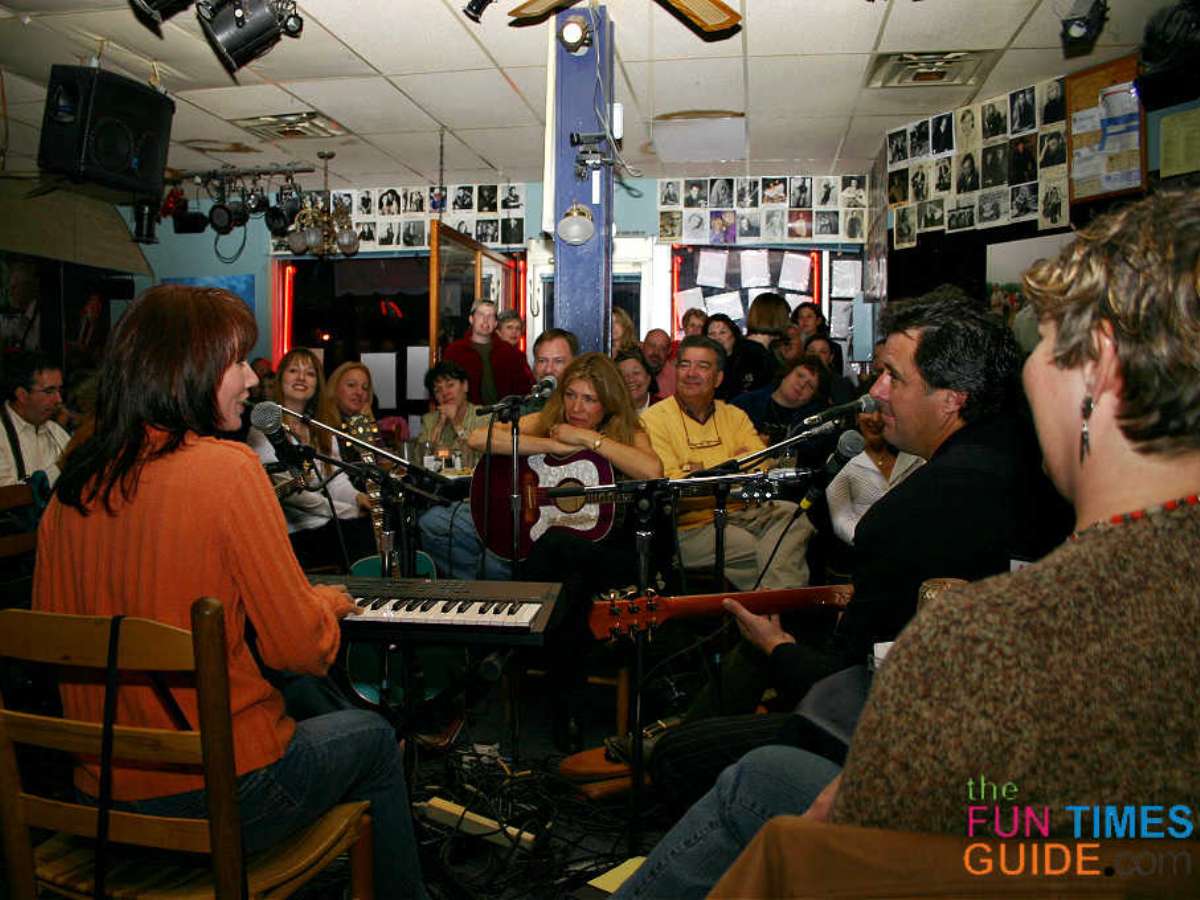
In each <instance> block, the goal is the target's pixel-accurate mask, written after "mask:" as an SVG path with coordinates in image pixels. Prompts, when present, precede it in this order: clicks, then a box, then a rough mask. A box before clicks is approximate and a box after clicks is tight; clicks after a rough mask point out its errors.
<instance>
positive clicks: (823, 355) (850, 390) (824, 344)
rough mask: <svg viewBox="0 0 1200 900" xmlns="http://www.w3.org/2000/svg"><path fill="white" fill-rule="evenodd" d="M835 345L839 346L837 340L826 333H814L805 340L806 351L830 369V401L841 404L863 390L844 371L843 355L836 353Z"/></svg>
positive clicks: (849, 400) (847, 401) (848, 401)
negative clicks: (842, 365)
mask: <svg viewBox="0 0 1200 900" xmlns="http://www.w3.org/2000/svg"><path fill="white" fill-rule="evenodd" d="M835 347H838V343H837V341H835V340H833V339H832V338H831V337H829V336H828V335H824V334H814V335H812V336H811V337H809V338H808V339H807V340H805V342H804V352H805V353H806V354H811V355H813V356H816V357H817V358H818V359H819V360H821V362H822V363H824V364H825V368H827V369H828V370H829V374H830V376H831V377H830V381H829V402H830V403H831V404H832V405H834V406H841V405H842V404H843V403H850V402H851V401H852V400H854V398H855V397H857V396H858V395H859V394H860V393H861V391H859V390H858V388H857V387H856V386H855V384H854V382H853V381H851V380H850V379H849V378H847V377H846V376H845V375H844V374H843V373H842V370H841V368H840V365H841V355H840V354H839V353H835V351H834V348H835ZM839 349H840V348H839Z"/></svg>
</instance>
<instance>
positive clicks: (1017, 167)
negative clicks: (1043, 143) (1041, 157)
mask: <svg viewBox="0 0 1200 900" xmlns="http://www.w3.org/2000/svg"><path fill="white" fill-rule="evenodd" d="M1037 168H1038V167H1037V135H1036V134H1024V135H1021V136H1020V137H1015V138H1013V139H1012V140H1011V141H1009V142H1008V183H1009V184H1024V183H1025V182H1026V181H1034V180H1036V179H1037Z"/></svg>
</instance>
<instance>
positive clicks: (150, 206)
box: [133, 200, 158, 244]
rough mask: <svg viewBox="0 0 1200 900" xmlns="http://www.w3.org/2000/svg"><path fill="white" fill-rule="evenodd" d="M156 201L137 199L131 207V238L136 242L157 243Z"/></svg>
mask: <svg viewBox="0 0 1200 900" xmlns="http://www.w3.org/2000/svg"><path fill="white" fill-rule="evenodd" d="M157 227H158V203H156V202H154V201H151V200H139V201H138V202H137V203H135V204H134V207H133V240H134V241H135V242H136V243H138V244H157V243H158V238H157V237H156V236H155V234H154V231H155V229H156V228H157Z"/></svg>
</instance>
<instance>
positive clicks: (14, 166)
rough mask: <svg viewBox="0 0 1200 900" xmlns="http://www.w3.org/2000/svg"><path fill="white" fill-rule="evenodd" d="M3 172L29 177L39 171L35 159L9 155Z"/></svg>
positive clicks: (14, 154)
mask: <svg viewBox="0 0 1200 900" xmlns="http://www.w3.org/2000/svg"><path fill="white" fill-rule="evenodd" d="M4 171H5V173H6V174H9V175H29V174H32V173H35V172H38V171H40V170H39V169H38V164H37V158H36V157H33V156H21V155H19V154H16V153H10V154H9V155H8V159H7V161H6V168H5V170H4Z"/></svg>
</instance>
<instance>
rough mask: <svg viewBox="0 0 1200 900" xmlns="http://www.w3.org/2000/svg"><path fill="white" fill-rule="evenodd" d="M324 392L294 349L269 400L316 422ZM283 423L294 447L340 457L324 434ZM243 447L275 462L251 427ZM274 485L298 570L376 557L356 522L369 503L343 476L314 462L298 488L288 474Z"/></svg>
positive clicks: (303, 353) (316, 366) (366, 527)
mask: <svg viewBox="0 0 1200 900" xmlns="http://www.w3.org/2000/svg"><path fill="white" fill-rule="evenodd" d="M324 387H325V378H324V376H323V375H322V374H321V363H320V361H319V360H318V359H317V358H316V356H315V355H313V352H312V351H311V350H306V349H304V348H303V347H297V348H296V349H294V350H290V351H289V352H288V353H287V354H285V355H284V357H283V359H281V360H280V361H279V377H278V378H277V379H276V382H275V388H274V390H273V392H272V396H271V399H272V400H273V401H274V402H275V403H278V404H280V405H281V406H284V407H286V408H287V409H290V410H291V411H292V412H295V413H302V414H305V415H309V416H313V417H314V418H317V417H318V405H319V404H318V398H319V397H320V396H321V393H322V392H323V390H324ZM284 424H285V425H286V426H287V428H288V430H289V431H290V432H291V435H292V436H293V437H294V438H295V440H296V441H297V442H299V443H301V444H305V445H307V446H309V447H312V448H313V449H314V450H316V451H317V452H318V453H323V454H325V455H326V456H333V457H336V458H340V453H339V450H338V446H337V442H335V441H334V440H332V438H331V437H330V436H329V434H328V433H326V432H324V431H322V430H320V429H319V428H310V427H309V426H308V425H307V424H305V423H304V422H301V421H298V420H296V419H292V418H290V417H289V418H285V419H284ZM247 443H249V444H250V447H251V448H252V449H253V450H254V452H256V453H257V454H258V456H259V458H260V459H261V460H262V461H263V463H264V464H266V465H272V464H276V463H278V462H279V458H278V457H277V456H276V454H275V448H274V447H272V446H271V443H270V441H268V440H267V437H266V435H264V434H263V433H262V432H261V431H259V430H258V429H257V428H251V429H250V433H249V434H248V435H247ZM331 476H332V477H331ZM325 479H330V480H329V482H328V484H326V485H325V486H324V489H322V488H321V487H320V484H321V482H322V481H324V480H325ZM276 482H277V490H279V491H280V502H281V503H282V504H283V512H284V516H285V517H286V518H287V525H288V532H289V534H290V535H291V539H292V547H293V548H294V549H295V551H296V557H297V558H298V559H299V560H300V564H301V565H302V566H304V567H305V568H312V567H315V566H327V565H334V566H344V565H345V564H346V562H347V557H348V561H349V562H350V563H353V562H354V561H355V560H356V559H361V558H362V557H364V556H370V555H372V554H373V553H375V552H376V547H375V536H374V532H373V531H372V530H371V522H370V520H369V519H366V518H362V516H363V514H364V513H365V512H367V511H368V510H370V508H371V500H370V498H369V497H368V496H367V495H366V494H365V493H363V492H362V491H359V490H358V489H357V488H356V487H355V486H354V484H353V483H352V482H351V480H350V478H349V477H348V476H347V475H346V473H345V472H338V471H337V470H336V469H335V468H334V467H333V466H332V464H330V463H322V462H319V463H315V464H314V465H313V466H312V471H310V472H309V473H308V474H307V476H306V478H305V479H304V481H303V484H301V483H300V482H299V480H298V479H296V478H295V476H294V475H293V474H292V473H289V474H288V475H287V476H283V475H277V476H276ZM331 507H332V509H331ZM343 542H344V544H345V551H346V552H345V554H343V553H342V546H343Z"/></svg>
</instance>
